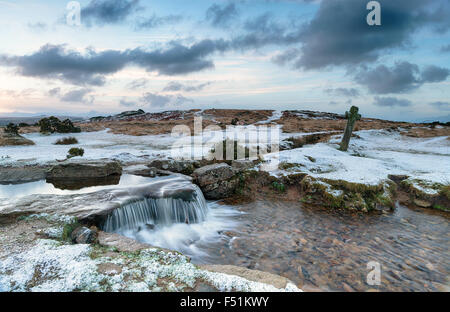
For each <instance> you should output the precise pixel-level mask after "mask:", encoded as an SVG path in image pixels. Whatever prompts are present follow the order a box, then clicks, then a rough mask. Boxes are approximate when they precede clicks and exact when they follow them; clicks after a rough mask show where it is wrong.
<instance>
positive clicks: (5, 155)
mask: <svg viewBox="0 0 450 312" xmlns="http://www.w3.org/2000/svg"><path fill="white" fill-rule="evenodd" d="M274 115H276V114H275V113H274ZM235 129H236V130H235V131H234V132H228V133H226V134H225V132H223V131H209V132H205V133H204V135H203V137H199V136H192V137H191V136H185V137H174V136H171V135H170V134H166V135H147V136H129V135H117V134H112V133H108V132H107V130H105V131H99V132H84V133H79V134H74V135H73V136H74V137H76V138H77V139H78V141H79V144H77V145H76V146H78V147H82V148H84V150H85V155H84V158H85V159H100V158H110V159H116V160H120V161H122V162H124V163H133V162H137V163H139V162H146V161H148V160H151V159H156V158H160V159H161V158H167V157H180V158H187V159H189V158H191V157H192V156H195V157H197V159H198V158H199V157H201V155H204V156H205V155H208V154H209V153H210V151H211V148H212V147H213V145H214V143H217V142H220V141H222V140H223V138H224V136H226V137H228V138H230V139H237V138H238V136H239V135H241V136H242V134H243V133H244V132H246V135H245V136H243V138H244V139H245V140H247V142H248V144H247V145H248V146H255V145H257V144H258V141H257V140H258V139H257V138H258V135H257V134H256V133H257V131H258V130H256V129H257V128H256V127H254V126H238V127H236V128H235ZM275 129H277V130H276V131H275V132H274V133H277V136H278V138H279V140H280V141H282V140H284V139H286V138H287V137H290V136H301V135H305V133H290V134H286V133H281V128H280V127H275ZM355 134H357V137H354V138H352V140H351V141H350V147H349V151H348V152H341V151H339V150H338V149H337V147H338V143H339V140H340V136H335V137H333V138H332V139H331V140H330V141H329V142H327V143H318V144H315V145H308V146H304V147H302V148H298V149H293V150H285V151H281V152H280V153H279V154H277V153H273V154H268V155H266V156H265V159H266V160H274V159H275V158H276V157H277V156H279V158H280V159H279V161H280V162H281V163H283V162H286V163H290V164H295V166H294V167H292V166H290V168H289V169H288V171H286V170H280V169H273V168H272V173H273V174H274V175H281V174H286V173H288V172H293V171H294V172H305V173H308V174H310V175H311V176H314V177H321V178H328V179H342V180H346V181H349V182H359V183H366V184H378V183H379V182H380V181H381V180H384V179H386V177H387V176H388V175H389V174H406V175H409V176H411V177H412V178H416V179H420V180H424V181H428V182H430V183H434V182H437V183H441V184H448V183H449V180H450V178H449V177H450V141H449V140H448V137H434V138H409V137H405V136H402V135H400V134H399V133H398V132H393V131H391V132H389V131H386V130H364V131H358V132H355ZM25 136H26V137H27V138H28V139H31V140H33V141H34V142H35V143H36V145H34V146H14V147H2V148H0V165H19V164H20V165H23V164H42V163H46V162H50V161H55V160H56V159H64V158H65V156H66V154H67V151H68V149H69V148H70V147H73V146H64V145H62V146H61V145H53V143H54V142H55V141H56V140H57V139H59V138H62V137H64V136H67V135H61V134H57V135H51V136H45V135H41V134H38V133H33V134H29V135H25ZM269 136H270V135H269ZM241 138H242V137H241ZM278 138H277V139H278ZM277 142H278V140H277ZM192 144H193V145H192ZM191 146H193V148H192V149H191Z"/></svg>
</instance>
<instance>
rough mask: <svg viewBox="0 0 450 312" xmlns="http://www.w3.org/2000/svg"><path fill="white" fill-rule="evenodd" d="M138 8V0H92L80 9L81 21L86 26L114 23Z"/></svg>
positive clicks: (122, 19) (121, 20)
mask: <svg viewBox="0 0 450 312" xmlns="http://www.w3.org/2000/svg"><path fill="white" fill-rule="evenodd" d="M140 9H141V8H140V6H139V0H92V1H91V2H90V3H89V4H88V5H87V6H86V7H85V8H83V9H82V10H81V21H82V22H83V23H85V22H86V25H87V26H91V25H92V24H97V25H104V24H116V23H120V22H123V21H124V20H125V19H126V18H127V17H129V16H130V15H132V14H133V13H134V12H136V11H138V10H140Z"/></svg>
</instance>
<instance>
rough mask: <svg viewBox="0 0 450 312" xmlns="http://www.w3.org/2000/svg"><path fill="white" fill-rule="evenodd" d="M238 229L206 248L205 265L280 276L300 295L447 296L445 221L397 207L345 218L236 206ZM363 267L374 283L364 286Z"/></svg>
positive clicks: (282, 206)
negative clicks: (376, 268) (374, 272)
mask: <svg viewBox="0 0 450 312" xmlns="http://www.w3.org/2000/svg"><path fill="white" fill-rule="evenodd" d="M239 210H240V211H242V212H245V214H241V215H239V216H238V217H237V220H238V221H239V224H240V226H239V227H238V228H237V229H236V230H235V231H232V232H227V233H224V235H223V240H222V241H221V243H219V244H215V245H210V246H209V250H208V252H209V253H210V254H214V255H215V257H211V258H210V259H209V262H210V263H215V264H233V265H239V266H244V267H248V268H251V269H259V270H262V271H268V272H272V273H275V274H279V275H282V276H286V277H288V278H289V279H291V280H292V281H294V282H295V283H297V284H298V285H299V286H301V287H303V288H304V289H311V290H312V289H320V290H325V291H337V290H339V291H340V290H357V291H368V290H381V291H449V290H450V281H449V274H450V252H449V250H450V231H449V216H448V214H446V213H444V212H439V211H432V210H427V209H417V210H412V209H409V208H406V207H402V206H398V207H397V209H396V211H395V212H394V213H392V214H383V215H374V214H368V215H366V214H351V213H345V212H342V211H336V210H330V209H325V208H316V207H305V206H303V205H302V204H300V203H292V202H272V201H271V202H269V201H260V202H254V203H251V204H247V205H243V206H241V207H239ZM370 261H375V262H378V263H379V264H380V266H381V285H379V286H376V285H374V286H371V285H368V284H367V274H368V273H369V271H370V270H371V269H370V268H368V267H367V265H368V263H369V262H370Z"/></svg>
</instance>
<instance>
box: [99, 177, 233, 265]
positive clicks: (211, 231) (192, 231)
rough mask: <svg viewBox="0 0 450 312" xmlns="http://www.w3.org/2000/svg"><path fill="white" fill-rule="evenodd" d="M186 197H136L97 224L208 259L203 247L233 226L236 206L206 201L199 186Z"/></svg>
mask: <svg viewBox="0 0 450 312" xmlns="http://www.w3.org/2000/svg"><path fill="white" fill-rule="evenodd" d="M193 187H194V192H192V193H190V194H189V196H188V197H187V198H186V196H184V197H183V198H176V197H164V198H145V197H144V198H140V199H136V200H132V201H130V202H127V203H124V204H123V205H122V206H121V207H120V208H118V209H116V210H114V211H113V212H112V213H111V214H110V215H108V216H107V217H106V219H105V220H104V222H103V224H102V225H101V228H102V229H103V230H104V231H106V232H114V233H118V234H121V235H124V236H127V237H130V238H133V239H136V240H138V241H141V242H144V243H148V244H150V245H152V246H157V247H164V248H168V249H173V250H177V251H180V252H182V253H184V254H186V255H188V256H190V257H192V259H193V260H194V261H197V262H205V261H208V259H209V255H208V254H207V253H206V252H205V250H204V249H205V248H206V247H207V246H209V245H214V244H217V243H220V241H221V240H222V237H221V235H220V233H221V232H223V231H227V230H231V229H233V228H235V227H236V224H237V222H235V221H233V219H232V218H233V217H235V216H237V215H239V214H240V213H239V212H237V211H236V210H234V209H232V208H230V207H226V206H220V205H218V204H216V203H212V202H210V203H207V202H206V200H205V198H204V197H203V193H202V192H201V190H200V189H199V188H198V187H197V186H195V185H193Z"/></svg>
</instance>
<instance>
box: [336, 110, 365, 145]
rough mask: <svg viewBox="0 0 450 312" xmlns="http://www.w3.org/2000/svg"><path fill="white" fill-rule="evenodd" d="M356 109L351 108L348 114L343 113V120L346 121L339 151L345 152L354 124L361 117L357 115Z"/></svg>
mask: <svg viewBox="0 0 450 312" xmlns="http://www.w3.org/2000/svg"><path fill="white" fill-rule="evenodd" d="M358 110H359V109H358V107H356V106H352V107H351V108H350V112H345V118H346V119H347V127H345V132H344V137H343V138H342V142H341V146H340V147H339V149H340V150H341V151H344V152H345V151H347V149H348V143H349V142H350V138H351V137H352V131H353V128H354V126H355V122H356V121H357V120H360V119H361V115H360V114H358Z"/></svg>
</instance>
